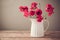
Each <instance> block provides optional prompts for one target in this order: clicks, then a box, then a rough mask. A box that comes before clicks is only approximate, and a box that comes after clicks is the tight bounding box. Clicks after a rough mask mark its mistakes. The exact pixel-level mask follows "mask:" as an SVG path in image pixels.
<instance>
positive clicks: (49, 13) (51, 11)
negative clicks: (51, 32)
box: [46, 4, 54, 16]
mask: <svg viewBox="0 0 60 40" xmlns="http://www.w3.org/2000/svg"><path fill="white" fill-rule="evenodd" d="M53 9H54V8H53V7H52V5H51V4H47V6H46V12H48V16H51V15H52V14H53V13H54V12H53Z"/></svg>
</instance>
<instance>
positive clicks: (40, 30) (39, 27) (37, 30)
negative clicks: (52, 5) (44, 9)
mask: <svg viewBox="0 0 60 40" xmlns="http://www.w3.org/2000/svg"><path fill="white" fill-rule="evenodd" d="M44 21H46V20H44ZM47 22H48V21H47ZM48 25H49V22H48ZM47 29H48V27H47V28H46V29H45V30H44V26H43V20H42V21H41V22H37V20H36V19H31V37H43V36H44V32H45V31H46V30H47Z"/></svg>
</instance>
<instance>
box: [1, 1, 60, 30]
mask: <svg viewBox="0 0 60 40" xmlns="http://www.w3.org/2000/svg"><path fill="white" fill-rule="evenodd" d="M34 1H36V2H39V3H40V4H41V5H40V6H41V9H42V10H43V13H45V11H44V8H45V5H46V4H47V3H51V4H52V5H53V6H54V8H55V9H54V12H55V13H54V14H53V15H52V16H51V17H48V21H49V23H50V25H49V29H48V30H49V31H51V30H52V31H56V30H60V0H0V29H1V30H30V25H31V21H30V20H29V19H27V18H24V17H23V13H21V12H19V9H18V7H19V6H21V5H27V6H28V7H30V4H31V2H34ZM45 26H46V25H45Z"/></svg>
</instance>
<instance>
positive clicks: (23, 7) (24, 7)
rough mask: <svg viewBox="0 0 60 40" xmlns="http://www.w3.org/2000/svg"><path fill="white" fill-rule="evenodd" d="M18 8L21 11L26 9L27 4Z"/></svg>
mask: <svg viewBox="0 0 60 40" xmlns="http://www.w3.org/2000/svg"><path fill="white" fill-rule="evenodd" d="M19 9H20V11H21V12H24V11H28V7H27V6H20V7H19Z"/></svg>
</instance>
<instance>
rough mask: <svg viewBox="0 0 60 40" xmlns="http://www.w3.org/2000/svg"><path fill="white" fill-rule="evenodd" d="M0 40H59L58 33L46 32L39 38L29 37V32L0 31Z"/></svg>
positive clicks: (59, 35) (59, 33)
mask: <svg viewBox="0 0 60 40" xmlns="http://www.w3.org/2000/svg"><path fill="white" fill-rule="evenodd" d="M0 40H60V31H48V32H46V33H45V36H44V37H41V38H34V37H31V36H30V32H29V31H0Z"/></svg>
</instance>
